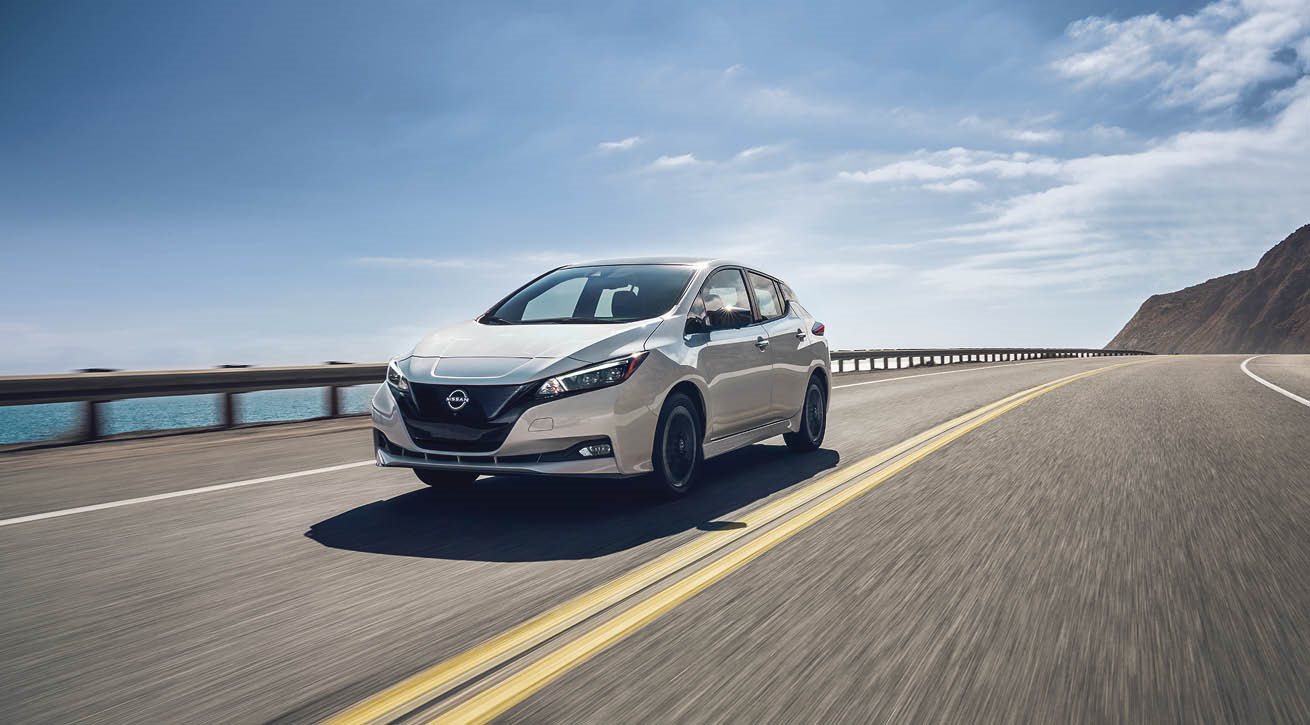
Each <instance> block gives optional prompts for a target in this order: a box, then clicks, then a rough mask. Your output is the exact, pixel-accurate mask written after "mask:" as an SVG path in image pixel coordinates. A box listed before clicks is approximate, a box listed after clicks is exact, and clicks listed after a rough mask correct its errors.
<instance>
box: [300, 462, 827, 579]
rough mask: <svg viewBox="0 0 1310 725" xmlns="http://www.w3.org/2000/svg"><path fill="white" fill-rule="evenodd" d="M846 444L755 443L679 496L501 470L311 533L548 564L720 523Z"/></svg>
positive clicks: (441, 554)
mask: <svg viewBox="0 0 1310 725" xmlns="http://www.w3.org/2000/svg"><path fill="white" fill-rule="evenodd" d="M838 460H839V456H838V455H837V452H836V451H832V450H827V449H820V450H817V451H814V452H813V453H807V454H803V455H798V454H796V453H792V452H790V451H788V450H787V448H786V447H785V446H780V445H753V446H748V447H746V448H743V449H741V450H737V451H733V452H732V453H728V454H725V455H722V456H718V457H716V458H713V459H711V460H709V461H707V462H706V464H705V470H704V471H703V472H702V477H701V483H700V485H699V487H698V488H697V490H695V491H693V492H692V493H691V494H689V495H687V496H685V497H683V498H681V499H678V500H674V501H667V500H662V499H660V498H659V497H657V496H655V495H654V494H651V493H649V492H648V491H647V490H646V489H645V488H644V487H643V486H642V484H643V483H644V481H642V480H640V479H623V480H606V479H572V478H540V477H510V476H498V477H492V478H482V479H479V480H478V482H477V483H475V484H474V485H473V486H471V487H470V488H468V489H465V490H461V491H458V492H452V491H439V490H435V489H431V488H422V489H419V490H417V491H410V492H409V493H405V494H402V495H400V496H396V497H394V498H390V499H386V500H383V501H376V502H374V503H370V504H366V505H364V506H360V507H358V508H354V509H351V510H349V511H345V512H342V513H340V514H337V515H336V516H333V517H332V518H329V519H325V520H323V521H320V522H318V523H316V524H314V525H313V526H311V527H310V529H309V531H307V532H305V536H307V537H309V538H310V539H313V540H314V541H317V542H319V543H320V544H323V545H324V546H330V547H333V548H336V549H345V550H349V551H360V552H366V553H372V554H389V555H393V556H416V557H426V558H434V559H454V560H468V561H495V562H515V561H548V560H559V559H590V558H594V557H598V556H604V555H606V554H611V553H614V552H617V551H622V550H624V549H629V548H632V547H634V546H638V545H640V544H643V543H646V542H648V541H651V540H654V539H659V538H663V537H665V536H670V535H672V534H677V533H681V532H683V531H687V530H688V529H700V530H703V531H719V530H724V529H731V528H738V527H740V526H744V524H741V523H739V522H734V521H716V519H717V518H718V517H720V516H722V515H724V514H728V513H731V512H733V511H736V510H738V509H740V508H742V507H743V506H746V505H748V504H750V503H752V502H754V501H758V500H760V499H762V498H765V497H767V496H770V495H772V494H774V493H776V492H778V491H781V490H783V489H785V488H787V487H789V486H792V485H794V484H796V483H799V482H801V481H804V480H806V479H808V478H810V477H811V476H814V475H815V474H817V473H820V472H822V471H825V470H828V469H830V468H833V467H835V466H836V465H837V462H838Z"/></svg>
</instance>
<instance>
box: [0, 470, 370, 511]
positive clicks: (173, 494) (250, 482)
mask: <svg viewBox="0 0 1310 725" xmlns="http://www.w3.org/2000/svg"><path fill="white" fill-rule="evenodd" d="M371 465H373V459H371V458H370V459H369V460H367V461H356V462H354V463H343V464H341V465H339V466H327V467H325V468H314V469H310V470H308V471H295V472H293V473H279V474H278V475H276V476H264V477H262V478H249V479H246V480H244V481H233V482H231V483H220V484H216V485H214V486H202V487H200V488H188V489H186V490H185V491H170V492H169V493H157V494H155V495H153V496H141V497H140V498H125V499H123V500H121V501H107V502H105V503H97V504H92V505H90V506H78V507H77V508H71V509H60V510H59V511H47V512H45V513H43V514H31V515H29V516H17V517H15V518H12V519H0V526H12V525H14V524H23V523H27V522H28V521H40V520H42V519H55V518H59V517H60V516H72V515H73V514H83V513H86V512H88V511H101V510H104V509H112V508H118V507H119V506H131V505H133V504H138V503H148V502H150V501H162V500H164V499H166V498H179V497H181V496H194V495H196V494H198V493H209V492H211V491H226V490H228V489H229V488H241V487H242V486H254V485H255V484H257V483H272V482H273V481H285V480H287V479H289V478H300V477H301V476H313V475H315V474H319V473H332V472H333V471H344V470H346V469H348V468H359V467H360V466H371Z"/></svg>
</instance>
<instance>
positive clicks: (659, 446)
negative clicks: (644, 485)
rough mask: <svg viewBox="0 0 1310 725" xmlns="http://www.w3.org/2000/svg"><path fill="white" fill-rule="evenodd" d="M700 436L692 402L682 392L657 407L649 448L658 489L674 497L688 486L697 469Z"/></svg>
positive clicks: (692, 480) (686, 490)
mask: <svg viewBox="0 0 1310 725" xmlns="http://www.w3.org/2000/svg"><path fill="white" fill-rule="evenodd" d="M701 437H702V436H701V426H700V416H699V415H698V414H697V412H696V404H695V403H693V402H692V401H691V398H688V397H687V396H686V395H683V394H682V393H674V394H673V395H670V396H669V399H668V400H666V401H665V402H664V409H663V410H661V411H660V420H659V424H658V425H657V426H656V427H655V445H654V446H653V447H652V449H651V460H652V463H653V464H654V466H655V474H654V476H653V479H654V480H653V484H654V488H655V489H656V490H657V491H658V492H659V493H661V494H663V495H665V496H669V497H677V496H683V495H685V494H686V493H687V492H688V491H690V490H691V485H692V483H694V482H695V480H696V474H697V473H698V472H699V471H700V464H701V460H702V451H701Z"/></svg>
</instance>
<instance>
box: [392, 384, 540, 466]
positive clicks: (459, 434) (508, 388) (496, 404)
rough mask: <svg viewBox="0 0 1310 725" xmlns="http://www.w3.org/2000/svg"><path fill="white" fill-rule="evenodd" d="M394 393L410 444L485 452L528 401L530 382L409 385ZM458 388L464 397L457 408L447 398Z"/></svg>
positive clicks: (501, 437) (496, 443)
mask: <svg viewBox="0 0 1310 725" xmlns="http://www.w3.org/2000/svg"><path fill="white" fill-rule="evenodd" d="M409 387H410V389H409V393H407V394H399V395H397V396H396V402H397V403H398V404H399V405H400V411H401V414H402V416H403V417H404V420H405V427H406V428H408V429H409V435H410V437H411V438H413V439H414V443H416V444H418V445H419V446H421V447H423V448H429V449H433V450H439V451H443V450H444V451H458V452H465V451H467V452H471V453H488V452H491V451H494V450H496V449H497V448H499V447H500V444H501V443H504V442H505V438H506V437H507V436H508V435H509V431H510V429H511V428H513V427H514V423H515V421H517V420H518V419H519V416H520V415H521V414H522V413H523V411H524V410H526V409H527V407H528V405H529V404H530V402H531V399H530V397H529V396H530V394H531V393H530V390H531V389H532V385H531V384H528V385H436V384H432V383H415V382H411V383H410V384H409ZM456 390H462V391H463V392H464V394H465V395H466V396H467V398H468V402H467V403H465V404H464V405H463V406H462V407H460V408H459V410H455V409H453V408H452V407H451V406H450V405H449V404H448V403H447V402H446V399H447V398H448V397H450V395H451V393H453V392H454V391H456Z"/></svg>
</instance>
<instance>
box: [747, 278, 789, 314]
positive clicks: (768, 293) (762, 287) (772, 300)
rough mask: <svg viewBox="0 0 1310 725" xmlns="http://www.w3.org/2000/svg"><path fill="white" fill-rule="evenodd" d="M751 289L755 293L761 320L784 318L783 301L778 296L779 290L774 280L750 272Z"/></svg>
mask: <svg viewBox="0 0 1310 725" xmlns="http://www.w3.org/2000/svg"><path fill="white" fill-rule="evenodd" d="M749 276H750V278H751V289H753V290H754V291H755V304H757V305H759V308H760V319H764V320H772V319H773V318H775V317H781V316H782V300H781V299H779V296H778V288H777V286H776V285H774V284H773V280H771V279H769V278H768V277H764V276H762V275H758V274H755V273H754V272H750V273H749Z"/></svg>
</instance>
